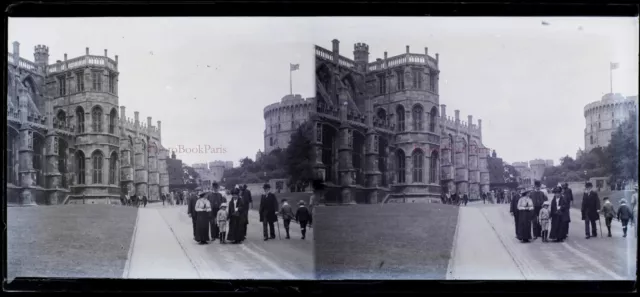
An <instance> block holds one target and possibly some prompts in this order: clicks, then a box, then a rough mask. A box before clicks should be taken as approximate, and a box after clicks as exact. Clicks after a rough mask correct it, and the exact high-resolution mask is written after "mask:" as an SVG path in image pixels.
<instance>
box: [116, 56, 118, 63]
mask: <svg viewBox="0 0 640 297" xmlns="http://www.w3.org/2000/svg"><path fill="white" fill-rule="evenodd" d="M116 64H118V55H116Z"/></svg>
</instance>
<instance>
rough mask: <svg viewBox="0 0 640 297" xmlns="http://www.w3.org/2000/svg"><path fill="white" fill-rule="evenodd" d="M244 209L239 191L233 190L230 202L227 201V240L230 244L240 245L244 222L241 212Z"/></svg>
mask: <svg viewBox="0 0 640 297" xmlns="http://www.w3.org/2000/svg"><path fill="white" fill-rule="evenodd" d="M244 207H245V205H244V203H243V202H242V199H240V191H239V190H238V189H233V190H232V191H231V201H229V209H228V212H229V216H228V219H229V226H228V228H229V230H228V231H227V232H228V233H227V240H228V241H231V243H235V244H237V243H240V242H242V240H243V237H244V234H243V233H242V230H243V227H244V226H243V224H244V221H243V219H242V211H243V208H244Z"/></svg>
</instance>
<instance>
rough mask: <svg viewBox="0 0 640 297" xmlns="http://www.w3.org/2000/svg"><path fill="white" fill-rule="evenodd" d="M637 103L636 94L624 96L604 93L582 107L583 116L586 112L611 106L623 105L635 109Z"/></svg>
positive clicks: (603, 109)
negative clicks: (599, 97)
mask: <svg viewBox="0 0 640 297" xmlns="http://www.w3.org/2000/svg"><path fill="white" fill-rule="evenodd" d="M637 105H638V97H637V96H629V97H626V98H625V97H624V96H622V94H619V93H616V94H611V93H610V94H605V95H604V96H602V99H601V100H598V101H594V102H591V103H589V104H587V105H585V107H584V113H585V116H586V114H587V113H591V112H597V111H600V110H602V111H605V110H607V109H611V108H618V107H621V106H624V107H626V108H628V109H635V108H637Z"/></svg>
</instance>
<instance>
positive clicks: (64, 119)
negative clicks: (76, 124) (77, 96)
mask: <svg viewBox="0 0 640 297" xmlns="http://www.w3.org/2000/svg"><path fill="white" fill-rule="evenodd" d="M56 119H57V120H58V122H59V123H60V125H62V126H66V122H67V115H66V114H65V113H64V111H63V110H59V111H58V114H57V115H56Z"/></svg>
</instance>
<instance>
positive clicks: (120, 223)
mask: <svg viewBox="0 0 640 297" xmlns="http://www.w3.org/2000/svg"><path fill="white" fill-rule="evenodd" d="M7 212H8V217H7V224H8V228H7V262H8V264H7V272H8V276H9V278H13V277H78V278H79V277H100V278H121V277H122V272H123V269H124V265H125V262H126V260H127V255H128V252H129V245H130V243H131V238H132V236H133V229H134V227H135V223H136V216H137V214H138V212H137V209H136V208H133V207H124V206H114V205H56V206H34V207H8V208H7Z"/></svg>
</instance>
